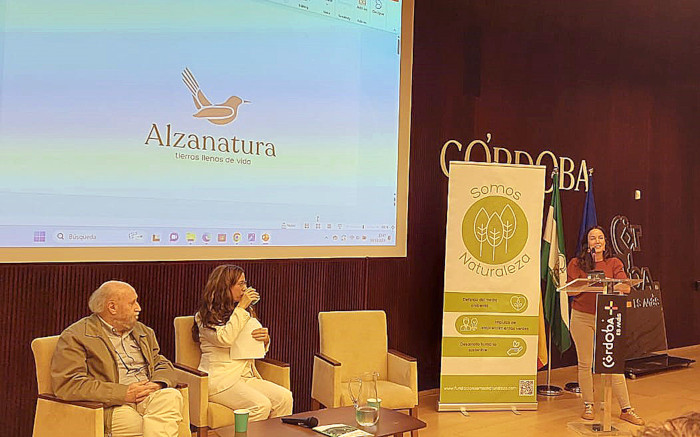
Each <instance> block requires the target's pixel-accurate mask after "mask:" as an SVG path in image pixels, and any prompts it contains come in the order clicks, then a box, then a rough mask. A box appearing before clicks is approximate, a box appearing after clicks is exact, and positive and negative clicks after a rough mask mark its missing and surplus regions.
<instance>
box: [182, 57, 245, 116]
mask: <svg viewBox="0 0 700 437" xmlns="http://www.w3.org/2000/svg"><path fill="white" fill-rule="evenodd" d="M182 81H183V82H185V85H187V88H189V90H190V92H191V93H192V99H193V100H194V106H196V107H197V109H198V111H197V112H195V113H194V114H193V117H197V118H205V119H207V120H209V122H210V123H214V124H218V125H224V124H229V123H231V122H232V121H233V120H235V119H236V117H237V116H238V107H239V106H241V104H243V103H250V101H248V100H243V99H241V98H240V97H238V96H231V97H229V98H228V99H226V101H225V102H224V103H220V104H218V105H213V104H212V103H211V102H210V101H209V99H207V96H205V95H204V93H203V92H202V90H201V88H199V83H197V79H195V78H194V75H193V74H192V72H191V71H190V69H189V68H185V70H184V71H183V72H182Z"/></svg>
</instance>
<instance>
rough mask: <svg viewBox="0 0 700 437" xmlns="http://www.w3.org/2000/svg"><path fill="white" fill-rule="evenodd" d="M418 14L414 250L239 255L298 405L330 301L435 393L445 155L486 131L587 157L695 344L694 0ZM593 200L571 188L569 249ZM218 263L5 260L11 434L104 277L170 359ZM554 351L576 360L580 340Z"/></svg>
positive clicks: (698, 90) (1, 353) (26, 428)
mask: <svg viewBox="0 0 700 437" xmlns="http://www.w3.org/2000/svg"><path fill="white" fill-rule="evenodd" d="M415 12H416V14H415V50H414V70H413V80H414V82H413V108H412V111H413V112H412V137H411V155H410V164H411V168H410V178H409V180H410V190H409V216H408V217H409V226H408V233H409V239H408V256H407V258H402V259H338V260H267V261H245V262H244V261H241V262H240V265H241V266H243V267H244V268H245V269H246V273H247V277H248V279H249V280H250V282H251V284H252V285H253V286H255V287H256V288H257V289H259V290H260V291H261V292H262V295H263V296H262V301H261V302H260V304H259V312H260V316H261V318H262V320H263V322H264V323H265V324H266V325H267V326H269V327H270V328H271V333H272V338H273V340H272V341H273V345H272V350H271V356H272V357H273V358H276V359H280V360H283V361H287V362H290V364H291V366H292V389H293V391H294V394H295V404H296V409H297V410H304V409H307V408H308V407H309V406H310V398H309V392H310V386H311V366H312V354H313V352H314V351H316V350H317V348H318V331H317V330H318V322H317V313H318V312H319V311H324V310H345V309H363V308H367V309H384V310H385V311H386V312H387V316H388V329H389V345H390V347H393V348H396V349H399V350H401V351H403V352H405V353H408V354H410V355H413V356H415V357H417V358H418V361H419V387H420V388H421V389H428V388H435V387H437V386H438V381H439V366H440V333H441V323H442V287H443V266H444V262H443V257H444V245H445V243H444V239H445V230H444V226H445V214H446V202H447V201H446V199H447V178H446V177H445V176H444V175H443V174H442V171H441V170H440V165H439V156H440V150H441V148H442V145H443V143H444V142H445V141H446V140H449V139H453V138H454V139H458V140H460V141H462V142H463V143H464V144H467V143H468V142H470V141H471V140H472V139H476V138H482V139H483V138H484V137H485V134H486V133H487V132H490V133H492V135H493V144H492V145H501V146H506V147H509V148H513V149H515V148H517V149H518V150H525V151H528V152H530V153H532V154H535V155H536V154H537V153H539V151H541V150H544V149H549V150H553V151H554V152H555V153H557V154H558V155H564V156H569V157H571V158H573V159H574V160H576V161H579V160H581V159H586V160H587V161H588V163H589V165H592V166H593V167H595V168H596V173H595V181H596V191H595V195H596V203H597V207H598V214H599V219H600V220H601V222H606V223H607V221H609V219H610V218H611V217H612V216H613V215H615V214H618V213H622V214H626V215H627V216H628V217H629V218H630V219H631V220H632V221H633V222H635V223H638V224H641V225H642V226H643V229H644V237H643V249H644V252H643V253H642V254H640V255H639V256H638V257H637V261H638V264H640V265H645V266H649V267H650V268H651V271H652V273H653V274H654V276H655V278H656V279H659V280H661V283H662V287H663V289H664V304H665V306H666V313H667V325H668V334H669V341H670V343H671V345H672V346H682V345H688V344H695V343H699V342H700V322H698V320H700V318H698V317H697V316H696V315H697V314H698V313H700V293H698V292H696V291H694V289H693V281H694V280H696V279H700V275H698V274H697V273H698V267H699V266H698V262H699V261H697V259H698V258H699V256H698V255H699V254H698V249H697V248H698V247H700V219H699V218H698V217H699V216H700V214H699V213H700V211H699V208H698V207H697V206H696V199H697V198H698V195H700V188H698V187H700V175H699V173H700V172H698V171H697V170H696V168H697V163H698V158H700V152H698V148H697V139H698V138H700V124H698V123H697V114H698V112H699V110H700V52H699V50H700V49H698V48H699V47H700V30H698V26H697V23H698V22H700V4H698V3H697V2H688V1H683V0H668V1H666V0H664V1H661V0H620V1H616V2H612V3H611V2H586V3H580V2H578V3H577V2H561V1H559V0H533V1H528V2H499V1H491V0H488V1H487V0H471V1H470V0H436V1H433V0H431V1H428V0H416V11H415ZM477 156H478V155H477ZM451 158H453V159H461V156H459V154H453V156H451ZM634 189H641V190H642V200H641V201H634V200H633V199H632V192H633V190H634ZM583 197H584V195H583V193H582V192H565V193H564V194H563V195H562V202H563V204H564V225H565V229H566V233H567V239H566V244H567V248H569V251H570V252H571V251H572V250H573V248H574V246H575V239H576V235H577V231H578V225H579V217H580V211H581V206H582V203H583ZM572 255H573V253H569V256H572ZM217 264H218V263H216V262H180V263H123V264H111V263H104V264H55V265H52V264H39V265H0V298H2V302H4V303H5V305H3V308H2V310H0V312H1V317H0V327H1V328H2V331H3V332H4V334H5V335H3V336H2V338H0V357H1V359H2V361H1V362H2V374H3V375H4V378H5V381H6V382H5V384H4V389H5V393H4V396H3V398H4V400H5V404H4V405H5V408H4V409H3V412H2V413H1V414H0V419H1V421H2V422H1V423H0V425H1V426H2V429H3V432H4V433H6V434H8V435H16V436H25V435H30V434H31V427H32V420H33V411H34V402H35V393H36V385H35V380H34V366H33V360H32V358H31V351H30V348H29V343H30V341H31V339H32V338H34V337H37V336H44V335H52V334H56V333H58V332H60V331H61V330H62V329H63V328H64V327H66V326H67V325H68V324H70V323H71V322H73V321H75V320H77V319H79V318H80V317H82V316H84V315H86V314H87V312H88V311H87V305H86V301H87V297H88V295H89V294H90V292H91V291H92V290H93V289H95V288H96V287H97V286H98V285H99V284H100V283H101V282H103V281H104V280H107V279H121V280H125V281H127V282H130V283H132V284H133V285H134V286H135V287H136V289H137V290H138V292H139V294H140V299H141V302H142V304H143V308H144V311H143V317H142V321H143V322H145V323H146V324H148V325H150V326H152V327H153V328H154V329H155V330H156V332H157V334H158V337H159V339H160V341H161V347H162V350H163V352H164V354H165V355H166V356H169V357H173V355H174V354H173V352H174V350H173V347H174V346H173V345H174V343H173V338H172V336H173V327H172V319H173V317H175V316H177V315H182V314H192V313H193V312H194V310H195V308H196V305H197V302H198V299H199V292H200V290H201V288H202V286H203V284H204V281H205V279H206V277H207V275H208V273H209V272H210V271H211V269H212V268H213V267H214V266H215V265H217ZM348 329H352V327H348ZM553 362H554V364H555V366H556V365H563V364H572V363H573V362H575V355H574V351H573V349H572V350H571V351H570V352H569V353H567V354H566V355H564V356H563V357H559V356H558V354H555V356H554V357H553Z"/></svg>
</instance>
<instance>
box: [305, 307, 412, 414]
mask: <svg viewBox="0 0 700 437" xmlns="http://www.w3.org/2000/svg"><path fill="white" fill-rule="evenodd" d="M318 324H319V334H320V340H321V341H320V349H321V352H320V353H317V354H316V355H315V356H314V368H313V380H312V385H311V398H312V399H313V401H314V406H315V407H316V408H318V407H319V406H320V405H323V406H325V407H329V408H330V407H333V408H334V407H341V406H348V405H352V401H351V400H350V395H349V393H348V387H347V382H348V380H349V379H350V378H353V377H358V376H361V375H362V374H363V373H365V372H378V373H379V381H378V382H377V391H378V395H379V397H380V398H381V399H382V407H384V408H391V409H394V410H402V409H407V410H409V411H410V414H411V416H413V417H418V363H417V361H416V359H415V358H412V357H409V356H407V355H404V354H402V353H400V352H397V351H395V350H389V349H388V346H387V334H386V314H385V313H384V311H333V312H321V313H319V314H318ZM319 404H320V405H319Z"/></svg>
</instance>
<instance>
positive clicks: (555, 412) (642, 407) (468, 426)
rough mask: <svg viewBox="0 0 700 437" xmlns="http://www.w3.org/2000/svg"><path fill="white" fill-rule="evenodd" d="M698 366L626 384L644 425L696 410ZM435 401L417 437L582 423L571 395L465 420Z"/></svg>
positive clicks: (434, 394)
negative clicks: (516, 411) (533, 407)
mask: <svg viewBox="0 0 700 437" xmlns="http://www.w3.org/2000/svg"><path fill="white" fill-rule="evenodd" d="M669 353H670V354H671V355H675V356H680V357H684V358H692V359H694V360H696V361H698V363H700V345H695V346H689V347H684V348H678V349H673V350H671V351H670V352H669ZM698 363H695V364H692V365H691V366H690V367H689V368H686V369H681V370H673V371H669V372H665V373H658V374H655V375H649V376H643V377H640V378H637V379H634V380H632V379H628V380H627V387H628V390H629V392H630V399H631V400H632V405H633V406H634V407H635V409H636V410H637V412H638V413H639V414H640V415H641V416H642V417H643V418H644V420H646V421H647V423H650V422H662V421H663V420H665V419H668V418H671V417H675V416H679V415H681V414H684V413H688V412H690V411H692V410H695V411H700V364H698ZM551 380H552V384H555V385H558V386H560V387H564V384H566V383H567V382H571V381H576V367H575V366H571V367H564V368H561V369H554V370H552V378H551ZM545 382H546V372H539V374H538V383H539V384H544V383H545ZM437 400H438V390H427V391H424V392H421V395H420V399H419V402H420V404H419V412H418V414H419V418H420V419H421V420H422V421H424V422H426V423H427V424H428V427H427V428H425V429H422V430H420V432H419V433H418V435H419V436H420V437H462V436H464V437H466V436H469V437H472V436H505V435H515V436H518V437H540V436H543V435H547V436H557V437H559V436H578V435H579V434H578V433H576V432H575V431H572V430H571V429H569V428H568V427H567V424H568V423H570V422H583V420H581V419H580V417H579V415H580V414H581V411H582V409H583V403H582V402H581V398H580V397H579V396H578V395H575V394H572V393H569V392H564V394H563V395H561V396H557V397H553V398H547V397H542V396H538V400H539V406H538V410H537V411H522V412H520V414H519V415H516V414H514V413H513V412H511V411H507V412H505V411H491V412H470V413H469V417H465V416H463V415H462V413H459V412H443V413H438V412H437ZM619 413H620V412H619V408H618V405H617V402H616V401H615V400H613V426H615V427H618V428H619V429H620V430H622V431H625V430H626V431H630V432H632V435H634V433H635V432H636V431H637V430H638V429H640V428H639V427H636V426H634V425H631V424H628V423H627V422H622V421H621V420H620V419H619V418H618V415H619ZM212 434H213V433H212ZM210 435H211V434H210ZM406 435H408V434H406Z"/></svg>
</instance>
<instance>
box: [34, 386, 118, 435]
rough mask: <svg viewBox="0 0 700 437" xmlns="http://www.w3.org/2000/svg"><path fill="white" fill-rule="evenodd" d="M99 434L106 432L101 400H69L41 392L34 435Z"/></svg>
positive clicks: (37, 405)
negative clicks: (58, 431) (59, 432)
mask: <svg viewBox="0 0 700 437" xmlns="http://www.w3.org/2000/svg"><path fill="white" fill-rule="evenodd" d="M57 430H60V431H61V434H60V435H66V436H68V435H69V436H75V437H96V436H101V435H103V434H104V409H103V405H102V404H101V403H100V402H88V401H66V400H63V399H59V398H57V397H56V396H54V395H51V394H43V393H42V394H39V396H38V398H37V400H36V414H35V415H34V433H33V435H34V436H37V437H41V436H54V435H59V434H58V433H57Z"/></svg>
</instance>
